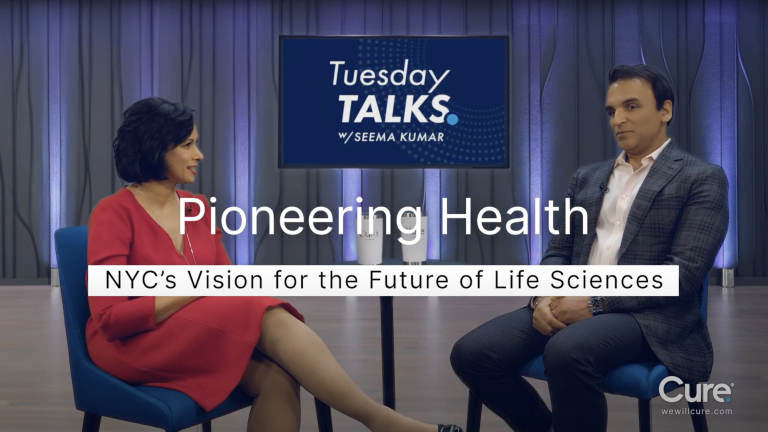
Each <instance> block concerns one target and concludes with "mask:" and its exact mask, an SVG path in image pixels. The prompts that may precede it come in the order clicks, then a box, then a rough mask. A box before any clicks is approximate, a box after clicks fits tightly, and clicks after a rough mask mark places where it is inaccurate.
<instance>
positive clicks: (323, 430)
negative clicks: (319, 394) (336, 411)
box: [315, 398, 333, 432]
mask: <svg viewBox="0 0 768 432" xmlns="http://www.w3.org/2000/svg"><path fill="white" fill-rule="evenodd" d="M315 413H317V429H318V430H319V431H320V432H333V420H332V419H331V407H329V406H328V405H326V404H325V403H324V402H322V401H321V400H320V399H318V398H315Z"/></svg>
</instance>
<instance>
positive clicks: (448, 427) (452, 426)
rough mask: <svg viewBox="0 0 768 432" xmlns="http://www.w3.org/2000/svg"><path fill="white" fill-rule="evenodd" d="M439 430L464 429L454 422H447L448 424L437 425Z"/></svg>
mask: <svg viewBox="0 0 768 432" xmlns="http://www.w3.org/2000/svg"><path fill="white" fill-rule="evenodd" d="M437 432H462V430H461V427H459V426H456V425H453V424H447V425H442V424H439V425H437Z"/></svg>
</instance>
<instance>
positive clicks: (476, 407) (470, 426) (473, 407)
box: [467, 391, 483, 432]
mask: <svg viewBox="0 0 768 432" xmlns="http://www.w3.org/2000/svg"><path fill="white" fill-rule="evenodd" d="M482 415H483V403H482V402H480V399H478V397H477V396H475V394H474V393H472V392H471V391H470V392H469V403H468V404H467V432H480V417H481V416H482Z"/></svg>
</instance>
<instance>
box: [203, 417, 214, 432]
mask: <svg viewBox="0 0 768 432" xmlns="http://www.w3.org/2000/svg"><path fill="white" fill-rule="evenodd" d="M212 430H213V429H211V421H210V420H208V421H207V422H203V432H211V431H212Z"/></svg>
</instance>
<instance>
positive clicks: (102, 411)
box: [55, 226, 332, 432]
mask: <svg viewBox="0 0 768 432" xmlns="http://www.w3.org/2000/svg"><path fill="white" fill-rule="evenodd" d="M55 244H56V257H57V258H58V261H59V279H60V282H61V298H62V304H63V306H64V326H65V328H66V333H67V346H68V348H69V369H70V373H71V375H72V389H73V391H74V395H75V407H76V408H77V409H78V410H79V411H83V412H84V413H85V416H84V418H83V432H97V431H98V430H99V426H100V424H101V418H102V417H111V418H115V419H120V420H124V421H128V422H132V423H139V424H143V425H147V426H152V427H156V428H160V429H164V430H166V431H174V432H175V431H180V430H182V429H186V428H188V427H192V426H195V425H198V424H202V425H203V431H204V432H210V431H211V420H213V419H216V418H219V417H221V416H224V415H227V414H229V413H232V412H234V411H237V410H240V409H242V408H245V407H249V406H251V404H252V403H253V398H251V397H250V396H248V395H247V394H246V393H245V392H243V391H241V390H240V389H237V388H236V389H235V390H234V391H233V392H232V394H230V395H229V397H228V398H227V399H226V400H225V401H224V402H222V403H221V405H219V406H218V407H216V408H215V409H214V410H213V411H211V412H205V411H204V410H203V409H202V408H201V407H200V406H199V405H198V404H197V403H195V402H194V401H193V400H192V399H191V398H190V397H189V396H187V395H185V394H184V393H181V392H178V391H175V390H170V389H165V388H159V387H149V386H132V385H130V384H126V383H125V382H123V381H120V380H119V379H117V378H115V377H113V376H112V375H109V374H108V373H106V372H104V371H103V370H101V369H100V368H99V367H98V366H96V365H95V364H93V362H92V361H91V358H90V357H89V355H88V351H87V348H86V345H85V323H86V321H88V317H89V316H90V314H91V313H90V309H89V307H88V293H87V289H86V286H85V271H86V269H87V268H88V265H87V254H86V251H87V247H88V227H87V226H79V227H73V228H62V229H59V230H57V231H56V234H55ZM315 409H316V411H317V421H318V426H319V428H320V431H321V432H332V424H331V411H330V408H329V407H328V405H325V404H324V403H322V402H320V401H319V400H317V399H315Z"/></svg>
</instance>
